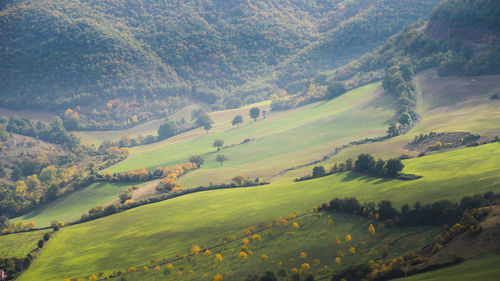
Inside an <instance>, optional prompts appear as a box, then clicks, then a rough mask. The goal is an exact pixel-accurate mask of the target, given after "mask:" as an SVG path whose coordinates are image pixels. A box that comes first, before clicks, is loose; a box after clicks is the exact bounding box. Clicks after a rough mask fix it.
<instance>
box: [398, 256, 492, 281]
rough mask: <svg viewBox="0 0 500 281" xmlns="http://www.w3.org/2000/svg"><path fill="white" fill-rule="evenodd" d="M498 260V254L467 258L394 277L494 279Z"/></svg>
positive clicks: (414, 280)
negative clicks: (455, 262)
mask: <svg viewBox="0 0 500 281" xmlns="http://www.w3.org/2000/svg"><path fill="white" fill-rule="evenodd" d="M499 262H500V255H486V256H481V257H478V258H474V259H471V260H467V261H465V262H463V263H461V264H458V265H455V266H450V267H446V268H442V269H438V270H434V271H430V272H426V273H421V274H417V275H413V276H409V277H408V278H406V279H402V278H401V279H396V280H408V281H420V280H426V281H446V280H454V281H469V280H481V281H496V280H498V277H499V276H500V267H498V263H499Z"/></svg>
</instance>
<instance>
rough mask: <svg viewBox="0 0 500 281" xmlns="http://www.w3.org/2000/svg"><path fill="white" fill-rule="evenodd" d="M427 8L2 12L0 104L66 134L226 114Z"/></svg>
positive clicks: (206, 4) (158, 6)
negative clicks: (61, 123) (34, 114)
mask: <svg viewBox="0 0 500 281" xmlns="http://www.w3.org/2000/svg"><path fill="white" fill-rule="evenodd" d="M5 3H6V4H5ZM437 3H438V1H437V0H425V1H419V2H418V3H417V4H415V3H414V2H413V1H408V0H405V1H396V0H379V1H368V0H324V1H291V0H280V1H268V0H260V1H245V0H242V1H236V2H234V1H231V2H227V1H219V0H204V1H131V0H120V1H102V0H95V1H67V0H55V1H48V0H43V1H6V2H5V1H4V3H3V4H2V6H3V8H2V10H1V11H0V25H1V26H2V32H1V33H0V42H1V44H0V93H1V94H0V105H3V106H9V107H15V108H26V107H29V108H41V109H49V108H50V109H56V110H59V112H60V113H62V112H63V111H64V110H66V109H68V108H70V109H71V110H72V111H74V112H77V113H78V114H73V113H71V114H70V115H71V118H72V119H76V120H70V121H71V122H65V124H66V125H68V124H69V125H70V127H72V129H75V128H81V129H85V128H102V127H124V126H125V127H126V126H130V125H133V124H134V123H141V122H143V121H145V120H147V119H150V118H152V117H153V116H155V117H159V116H163V115H166V114H167V113H169V112H171V111H173V110H175V109H177V108H178V107H181V106H183V105H185V104H186V103H189V102H190V101H198V102H200V101H201V102H203V103H206V104H208V105H210V106H211V108H213V109H220V108H233V107H237V106H240V105H241V104H244V103H251V102H254V101H256V100H261V99H264V98H267V97H268V96H269V95H271V94H275V93H279V91H280V90H281V89H286V90H288V91H291V92H294V91H296V90H298V89H301V88H302V87H304V86H303V85H304V79H306V78H311V77H314V76H315V74H316V72H317V71H318V70H328V69H333V68H335V67H338V66H339V65H340V64H342V63H345V62H346V61H348V60H350V59H352V58H356V57H357V56H360V55H362V54H363V53H364V52H366V51H369V50H370V49H372V48H374V47H375V46H377V44H379V43H381V42H383V41H384V40H385V39H386V38H387V37H389V36H390V35H392V34H394V33H395V32H397V31H398V30H400V29H401V28H403V27H404V26H406V25H408V24H410V23H412V22H414V21H416V20H419V19H425V18H426V17H427V15H428V14H429V12H430V11H431V10H432V8H433V7H434V6H435V5H436V4H437ZM117 99H119V100H117ZM157 101H161V102H160V103H158V102H157ZM110 102H111V105H110ZM116 104H118V105H116ZM77 106H79V107H77ZM117 107H118V108H120V109H122V110H118V111H119V112H117ZM123 107H124V108H125V109H127V110H123V109H124V108H123ZM89 108H92V109H93V108H96V110H90V109H89ZM61 115H62V114H61Z"/></svg>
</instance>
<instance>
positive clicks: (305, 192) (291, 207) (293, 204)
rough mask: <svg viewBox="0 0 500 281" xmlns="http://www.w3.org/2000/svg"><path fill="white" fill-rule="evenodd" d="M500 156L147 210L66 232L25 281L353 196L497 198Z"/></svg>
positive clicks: (164, 251) (97, 267) (203, 195)
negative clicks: (397, 175) (491, 194)
mask: <svg viewBox="0 0 500 281" xmlns="http://www.w3.org/2000/svg"><path fill="white" fill-rule="evenodd" d="M499 153H500V143H493V144H488V145H484V146H479V147H474V148H466V149H462V150H455V151H451V152H446V153H442V154H435V155H430V156H425V157H421V158H414V159H409V160H405V161H404V164H405V165H406V167H405V170H404V172H407V173H416V174H419V175H422V176H423V178H422V179H419V180H415V181H398V180H382V179H376V178H370V177H365V176H361V175H357V174H354V173H342V174H337V175H332V176H327V177H324V178H319V179H315V180H310V181H303V182H298V183H291V182H290V181H289V180H285V179H280V180H278V181H277V182H275V183H273V184H271V185H268V186H260V187H251V188H241V189H230V190H216V191H208V192H200V193H195V194H190V195H186V196H182V197H178V198H175V199H171V200H167V201H163V202H160V203H156V204H150V205H146V206H142V207H139V208H135V209H132V210H128V211H125V212H122V213H119V214H116V215H113V216H109V217H105V218H101V219H98V220H94V221H91V222H88V223H84V224H79V225H74V226H70V227H67V228H64V229H63V230H62V231H60V232H59V233H58V234H57V235H56V236H55V237H54V238H53V240H51V245H50V247H47V248H46V249H45V250H44V251H43V252H42V253H41V255H40V256H39V257H38V258H37V260H36V261H35V262H34V264H33V265H32V266H31V268H30V269H29V270H28V271H27V272H26V273H25V274H23V275H22V276H21V278H20V279H19V280H32V278H35V277H40V276H43V278H46V279H43V278H42V279H40V280H53V279H61V278H67V277H73V276H82V275H86V274H91V273H99V272H101V271H112V270H118V269H123V268H126V267H129V266H143V265H144V264H146V263H149V260H151V259H161V258H163V257H175V256H176V255H177V253H185V252H186V251H187V250H189V249H190V248H191V247H192V245H195V244H197V245H213V244H216V243H217V241H220V239H221V237H230V236H231V235H236V234H237V233H240V231H241V229H243V228H246V227H248V226H251V225H258V224H259V223H262V222H269V221H272V220H274V219H277V217H278V216H287V215H288V214H290V213H291V212H297V213H302V212H304V211H306V210H310V209H311V208H312V206H314V205H317V204H320V203H322V202H324V201H326V200H329V199H333V198H334V197H347V196H353V197H356V198H358V199H359V200H360V201H361V202H364V201H379V200H381V199H390V200H391V201H392V202H393V203H394V205H395V206H397V207H400V206H401V205H403V204H405V203H411V204H413V203H414V202H415V201H417V200H418V201H420V202H422V203H429V202H434V201H436V200H438V199H452V200H458V199H460V198H461V197H462V196H464V195H472V194H475V193H480V192H485V191H488V190H494V191H497V192H498V191H500V190H499V189H498V188H499V186H500V178H499V177H498V174H499V172H500V168H499V166H498V159H499V158H498V157H499ZM442 167H446V169H443V168H442ZM470 167H474V169H469V168H470ZM478 171H480V172H478ZM214 229H216V230H217V231H213V230H214ZM67 249H71V251H67ZM117 257H119V258H117ZM137 261H144V264H138V263H137Z"/></svg>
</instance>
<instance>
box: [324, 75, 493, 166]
mask: <svg viewBox="0 0 500 281" xmlns="http://www.w3.org/2000/svg"><path fill="white" fill-rule="evenodd" d="M415 84H416V88H417V93H418V95H417V96H418V103H417V111H418V113H419V114H420V115H421V119H420V121H419V123H418V124H417V125H416V126H415V127H413V128H412V129H411V130H410V131H409V132H408V133H407V134H405V135H402V136H398V137H395V138H393V139H390V140H388V141H384V142H382V143H375V144H365V145H360V146H356V147H351V148H348V149H346V150H344V151H342V152H341V153H340V154H339V155H337V156H336V157H335V159H333V160H332V161H343V160H345V159H347V158H350V157H355V156H357V155H358V154H360V153H363V152H369V153H371V154H373V155H376V156H379V157H382V158H390V157H394V156H399V155H401V154H403V153H406V154H410V155H417V154H418V153H419V152H416V151H409V150H407V149H405V148H404V147H405V145H406V144H407V143H408V142H409V141H411V140H413V138H414V137H415V136H418V135H420V134H428V133H430V132H472V133H478V134H480V135H483V136H490V137H493V136H498V135H500V126H499V125H498V124H500V101H499V100H491V99H490V97H491V96H492V95H493V94H497V93H498V92H500V75H491V76H479V77H470V76H468V77H467V76H465V77H456V76H447V77H439V76H438V74H437V71H436V70H435V69H431V70H427V71H423V72H421V73H419V74H417V75H416V76H415Z"/></svg>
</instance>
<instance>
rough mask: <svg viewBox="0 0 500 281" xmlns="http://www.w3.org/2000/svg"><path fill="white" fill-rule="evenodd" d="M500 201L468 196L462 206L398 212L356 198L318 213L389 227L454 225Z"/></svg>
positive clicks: (441, 203)
mask: <svg viewBox="0 0 500 281" xmlns="http://www.w3.org/2000/svg"><path fill="white" fill-rule="evenodd" d="M498 198H500V194H494V193H493V192H491V191H489V192H486V193H484V194H476V195H474V196H465V197H463V198H462V199H461V200H460V202H459V203H455V202H451V201H449V200H440V201H437V202H434V203H428V204H425V205H422V204H421V203H420V202H418V201H417V202H415V204H414V206H413V208H411V207H410V206H409V205H408V204H405V205H403V207H401V210H400V211H398V210H397V209H396V208H394V207H393V206H392V203H391V201H390V200H382V201H380V202H379V203H378V204H375V203H374V202H369V203H365V204H360V203H359V201H358V200H357V199H356V198H336V199H333V200H331V201H329V202H328V203H324V204H322V205H321V206H320V207H319V208H318V210H335V211H340V212H345V213H351V214H356V215H361V216H367V217H374V218H376V219H379V220H381V221H384V222H386V224H388V225H390V224H396V225H400V226H411V225H438V226H441V225H444V224H448V225H453V224H454V223H456V222H457V221H458V220H459V219H460V218H461V217H462V215H463V214H464V213H465V212H466V211H469V210H472V209H476V208H479V207H483V206H489V205H491V204H492V203H493V202H494V201H495V200H498Z"/></svg>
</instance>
